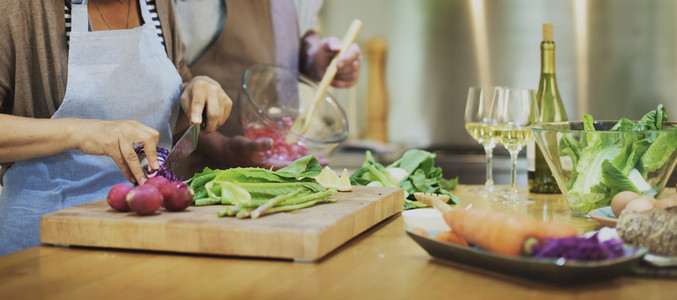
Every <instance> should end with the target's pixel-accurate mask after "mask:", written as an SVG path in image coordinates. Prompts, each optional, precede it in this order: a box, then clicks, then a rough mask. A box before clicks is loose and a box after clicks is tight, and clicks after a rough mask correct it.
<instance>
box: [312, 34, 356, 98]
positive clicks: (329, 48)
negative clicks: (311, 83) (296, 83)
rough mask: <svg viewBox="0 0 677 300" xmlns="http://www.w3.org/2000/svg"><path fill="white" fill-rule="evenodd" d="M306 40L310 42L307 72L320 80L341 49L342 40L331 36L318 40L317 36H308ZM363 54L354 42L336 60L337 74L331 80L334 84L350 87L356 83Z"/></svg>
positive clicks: (339, 86)
mask: <svg viewBox="0 0 677 300" xmlns="http://www.w3.org/2000/svg"><path fill="white" fill-rule="evenodd" d="M305 40H306V42H307V43H309V44H310V46H309V48H308V50H307V54H306V55H307V56H306V57H307V58H306V62H305V68H304V71H305V73H306V74H307V75H308V76H310V77H311V78H313V79H315V80H320V79H321V78H322V76H323V75H324V73H325V72H326V71H327V67H328V66H329V63H330V62H331V60H332V59H333V58H334V56H336V54H337V53H338V52H339V51H340V50H341V40H340V39H339V38H337V37H329V38H325V39H321V40H318V39H317V38H312V37H307V38H306V39H305ZM361 60H362V54H361V52H360V47H359V46H357V44H355V43H353V44H352V45H350V47H348V50H347V51H346V52H345V53H343V55H341V57H339V58H338V61H337V62H336V67H337V71H336V76H335V77H334V80H333V81H332V82H331V85H332V86H335V87H338V88H348V87H351V86H353V85H355V83H357V79H358V77H359V74H360V65H361Z"/></svg>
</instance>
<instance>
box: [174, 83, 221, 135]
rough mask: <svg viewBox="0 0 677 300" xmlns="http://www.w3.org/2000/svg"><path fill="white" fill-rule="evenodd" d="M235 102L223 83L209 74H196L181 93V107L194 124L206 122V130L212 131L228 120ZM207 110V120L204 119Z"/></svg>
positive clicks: (207, 131)
mask: <svg viewBox="0 0 677 300" xmlns="http://www.w3.org/2000/svg"><path fill="white" fill-rule="evenodd" d="M232 107H233V102H232V100H231V99H230V97H228V95H227V94H226V92H225V91H224V90H223V88H221V85H220V84H219V83H218V82H216V81H215V80H213V79H211V78H209V77H207V76H195V77H193V79H192V80H191V81H190V82H189V83H188V84H187V85H186V87H185V88H184V90H183V92H182V93H181V108H182V109H183V111H184V112H185V113H186V115H187V116H188V117H189V118H190V122H191V123H192V124H200V123H202V122H204V123H205V124H206V126H205V129H204V131H205V132H206V133H210V132H213V131H215V130H216V129H217V128H219V127H220V126H221V125H223V123H225V122H226V120H227V119H228V116H230V111H231V109H232ZM204 110H206V113H205V114H204V115H206V117H207V120H202V115H203V111H204Z"/></svg>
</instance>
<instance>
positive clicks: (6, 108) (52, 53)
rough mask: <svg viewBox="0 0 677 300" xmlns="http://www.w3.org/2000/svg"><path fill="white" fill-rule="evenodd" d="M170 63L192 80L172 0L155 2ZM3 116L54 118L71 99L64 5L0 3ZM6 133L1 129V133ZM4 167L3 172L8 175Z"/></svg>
mask: <svg viewBox="0 0 677 300" xmlns="http://www.w3.org/2000/svg"><path fill="white" fill-rule="evenodd" d="M156 6H157V12H158V17H159V18H160V24H161V26H162V33H163V35H164V39H165V48H166V50H167V55H168V57H169V58H170V59H171V60H172V62H173V63H174V65H175V66H176V69H177V70H178V71H179V74H180V75H181V77H182V78H183V81H184V82H188V81H189V80H190V78H191V74H190V71H189V69H188V67H187V66H186V64H185V61H184V58H183V54H184V51H185V47H184V45H183V43H182V41H181V37H180V36H179V27H178V24H177V18H176V11H175V8H174V2H173V0H156ZM0 7H1V8H2V9H3V11H2V12H0V13H1V14H2V17H1V18H0V113H3V114H11V115H16V116H24V117H33V118H49V117H51V116H52V115H53V114H54V112H55V111H56V110H57V108H58V107H59V105H60V104H61V102H62V101H63V98H64V95H65V93H66V82H67V76H68V74H67V73H68V44H67V40H66V29H65V26H66V25H65V20H64V1H63V0H39V1H32V0H31V1H17V0H0ZM0 131H1V129H0ZM7 167H8V165H3V167H2V170H1V171H0V178H1V176H2V172H3V171H6V169H7Z"/></svg>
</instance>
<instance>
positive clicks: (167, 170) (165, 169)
mask: <svg viewBox="0 0 677 300" xmlns="http://www.w3.org/2000/svg"><path fill="white" fill-rule="evenodd" d="M155 149H156V151H157V156H158V157H157V158H158V162H159V163H160V168H159V169H157V170H153V169H151V168H150V166H149V165H146V166H145V167H144V169H143V171H144V173H146V176H147V177H148V178H151V177H155V176H162V177H164V178H167V180H169V182H175V181H183V177H182V178H178V177H177V176H176V174H174V172H173V171H172V161H171V160H170V159H169V158H168V156H169V150H167V149H165V148H162V147H156V148H155ZM134 151H136V154H137V155H139V154H145V153H146V152H145V150H144V149H143V146H137V147H135V148H134ZM165 160H167V165H166V166H165Z"/></svg>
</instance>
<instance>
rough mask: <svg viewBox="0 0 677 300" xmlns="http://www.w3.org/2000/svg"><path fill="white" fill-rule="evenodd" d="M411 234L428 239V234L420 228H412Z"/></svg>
mask: <svg viewBox="0 0 677 300" xmlns="http://www.w3.org/2000/svg"><path fill="white" fill-rule="evenodd" d="M411 232H413V233H415V234H418V235H421V236H424V237H428V238H429V237H430V233H428V232H427V231H425V229H423V228H421V227H412V228H411Z"/></svg>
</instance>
